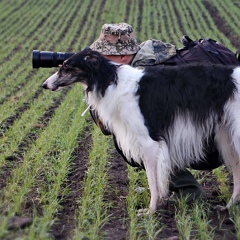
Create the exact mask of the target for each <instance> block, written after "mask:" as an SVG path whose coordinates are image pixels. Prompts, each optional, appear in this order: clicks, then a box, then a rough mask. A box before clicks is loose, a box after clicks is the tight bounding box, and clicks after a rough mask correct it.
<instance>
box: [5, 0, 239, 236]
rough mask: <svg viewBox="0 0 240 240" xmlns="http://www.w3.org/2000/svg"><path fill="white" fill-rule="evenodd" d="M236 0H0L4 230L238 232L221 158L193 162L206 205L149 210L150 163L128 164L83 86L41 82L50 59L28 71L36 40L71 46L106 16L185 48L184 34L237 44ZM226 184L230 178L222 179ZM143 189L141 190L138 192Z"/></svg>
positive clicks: (90, 36)
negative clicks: (57, 87)
mask: <svg viewBox="0 0 240 240" xmlns="http://www.w3.org/2000/svg"><path fill="white" fill-rule="evenodd" d="M239 13H240V1H239V0H225V1H222V0H211V1H210V0H209V1H207V0H206V1H203V0H181V1H177V0H121V1H120V0H116V1H113V0H78V1H73V0H64V1H63V0H62V1H61V0H58V1H57V0H51V1H50V0H1V1H0V103H1V104H0V239H9V240H12V239H34V240H35V239H37V240H38V239H39V240H40V239H44V240H46V239H131V240H134V239H204V240H206V239H227V240H229V239H240V233H239V226H240V220H239V217H238V214H236V213H237V212H238V211H237V210H235V209H234V210H233V211H232V212H231V214H230V215H229V213H228V212H219V211H217V210H214V209H213V207H214V206H215V205H217V204H220V205H223V204H225V202H226V201H227V200H228V199H229V196H230V194H231V188H232V184H231V183H232V178H231V173H229V172H228V171H227V170H226V169H225V168H224V167H221V168H219V169H217V170H214V171H202V172H199V171H198V172H197V171H196V172H194V174H195V176H196V177H197V179H198V180H199V182H201V184H202V185H203V186H204V189H205V190H206V193H207V196H208V203H205V204H201V203H198V204H195V205H194V206H191V207H188V206H186V204H185V203H184V201H182V202H176V203H172V202H171V201H170V202H169V203H168V204H166V206H163V207H162V208H160V209H159V210H158V213H157V214H155V215H154V216H146V217H140V218H139V217H137V212H136V210H137V209H139V208H144V207H147V206H148V203H149V192H148V187H147V183H146V177H145V173H144V172H143V171H140V170H138V169H134V168H130V167H128V166H127V165H126V164H125V162H124V161H123V160H122V159H121V157H120V156H119V155H118V154H117V153H116V151H115V150H114V147H113V144H112V139H111V137H106V136H104V135H102V134H101V132H100V130H99V129H97V128H96V127H95V126H94V124H93V123H92V120H91V118H90V115H89V114H86V115H85V116H84V117H81V114H82V112H83V111H84V110H85V108H86V105H85V103H84V101H83V97H84V96H83V94H82V89H81V87H80V86H78V85H75V86H74V87H69V88H66V89H65V90H63V91H61V92H57V93H52V92H50V91H45V90H43V89H42V88H41V84H42V83H43V82H44V81H45V79H46V78H47V77H48V76H50V75H51V74H52V73H53V72H54V71H56V70H57V69H32V63H31V57H32V50H34V49H39V50H49V51H62V52H76V51H78V50H81V49H83V48H84V47H85V46H88V45H90V44H91V43H92V42H93V41H94V40H95V39H96V38H98V36H99V34H100V29H101V26H102V24H104V23H114V22H128V23H130V24H131V25H132V26H133V28H134V30H135V35H136V37H137V40H138V41H139V43H140V42H142V41H145V40H147V39H150V38H155V39H161V40H163V41H166V42H170V43H173V44H175V45H177V47H181V42H180V39H181V37H182V35H184V34H187V35H189V36H190V37H191V38H193V39H198V38H205V37H211V38H213V39H216V40H218V41H219V42H221V43H223V44H225V45H226V46H227V47H229V48H230V49H231V50H232V51H234V52H235V51H236V50H237V49H239V50H240V14H239ZM229 183H230V184H229ZM144 189H145V190H144Z"/></svg>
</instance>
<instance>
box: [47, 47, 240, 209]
mask: <svg viewBox="0 0 240 240" xmlns="http://www.w3.org/2000/svg"><path fill="white" fill-rule="evenodd" d="M75 82H80V83H81V84H82V86H83V88H84V90H85V92H86V101H87V104H88V106H89V108H91V109H95V110H96V111H97V113H98V115H99V117H100V119H101V121H102V122H103V124H104V125H105V126H106V127H107V129H108V130H109V131H110V132H111V133H112V134H113V135H114V136H115V137H116V141H117V144H118V146H119V148H120V149H121V150H122V152H123V154H124V155H125V157H126V158H127V159H128V160H129V161H131V159H133V160H134V161H135V162H136V163H137V164H138V165H143V166H144V168H145V170H146V174H147V178H148V183H149V188H150V192H151V201H150V207H149V213H153V212H154V211H155V210H156V207H157V201H158V200H161V201H163V199H164V198H165V197H166V196H167V194H168V186H169V177H170V174H171V173H173V171H174V169H176V168H185V167H187V166H190V164H192V163H194V162H195V161H199V160H197V159H204V148H205V147H206V143H207V142H208V140H209V139H210V138H211V137H212V136H214V141H215V144H216V147H217V149H218V151H219V152H220V154H221V156H222V158H223V160H224V162H225V163H226V164H227V166H229V167H230V169H232V171H233V180H234V190H233V195H232V197H231V199H230V201H229V203H228V204H227V208H229V207H230V206H231V205H232V204H233V203H235V202H237V201H238V200H240V85H239V84H240V67H231V66H223V65H211V66H207V65H184V66H183V65H182V66H176V67H166V66H164V67H163V66H154V67H147V68H145V69H137V68H133V67H131V66H129V65H118V64H116V63H113V62H111V61H109V60H107V59H106V58H104V57H103V56H102V55H101V54H99V53H98V52H95V51H91V50H90V49H88V50H84V51H81V52H79V53H76V54H75V55H73V56H72V57H70V58H69V59H67V60H66V61H65V62H64V63H63V65H62V66H61V67H60V69H59V71H58V72H56V73H55V74H54V75H52V76H51V77H49V78H48V79H47V80H46V81H45V82H44V84H43V87H44V88H46V89H51V90H53V91H55V90H58V89H59V88H61V87H65V86H67V85H70V84H72V83H75Z"/></svg>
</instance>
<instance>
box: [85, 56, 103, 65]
mask: <svg viewBox="0 0 240 240" xmlns="http://www.w3.org/2000/svg"><path fill="white" fill-rule="evenodd" d="M84 61H86V62H87V63H88V64H90V65H92V66H94V67H97V66H98V65H99V61H100V59H99V56H97V55H93V54H89V55H87V56H85V58H84Z"/></svg>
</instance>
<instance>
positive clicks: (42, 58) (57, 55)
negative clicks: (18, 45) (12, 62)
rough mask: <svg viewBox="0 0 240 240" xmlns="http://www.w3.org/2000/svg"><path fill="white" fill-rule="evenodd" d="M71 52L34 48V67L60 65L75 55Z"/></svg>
mask: <svg viewBox="0 0 240 240" xmlns="http://www.w3.org/2000/svg"><path fill="white" fill-rule="evenodd" d="M74 54H75V53H71V52H65V53H64V52H50V51H39V50H33V52H32V67H33V68H40V67H41V68H52V67H58V66H59V65H61V64H62V63H63V62H64V61H65V60H66V59H68V58H69V57H71V56H72V55H74Z"/></svg>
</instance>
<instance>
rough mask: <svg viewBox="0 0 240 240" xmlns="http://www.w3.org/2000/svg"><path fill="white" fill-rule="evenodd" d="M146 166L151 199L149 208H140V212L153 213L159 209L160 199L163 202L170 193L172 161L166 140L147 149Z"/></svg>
mask: <svg viewBox="0 0 240 240" xmlns="http://www.w3.org/2000/svg"><path fill="white" fill-rule="evenodd" d="M146 156H147V157H146V159H145V162H144V166H145V169H146V174H147V178H148V184H149V189H150V193H151V200H150V206H149V209H148V210H146V209H143V210H140V213H147V214H152V213H154V212H155V211H156V209H157V203H158V200H160V201H161V202H163V200H164V198H165V197H167V195H168V186H169V176H170V172H171V162H170V157H169V150H168V147H167V145H166V143H165V142H164V141H162V142H160V144H157V146H156V142H155V143H154V145H153V146H152V147H151V148H148V149H147V154H146Z"/></svg>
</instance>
